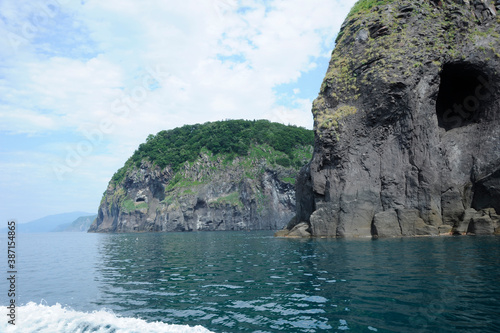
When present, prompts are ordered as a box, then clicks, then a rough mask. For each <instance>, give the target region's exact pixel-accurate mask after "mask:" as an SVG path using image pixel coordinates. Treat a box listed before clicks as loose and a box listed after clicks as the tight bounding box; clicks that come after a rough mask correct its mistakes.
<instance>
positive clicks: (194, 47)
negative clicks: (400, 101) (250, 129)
mask: <svg viewBox="0 0 500 333" xmlns="http://www.w3.org/2000/svg"><path fill="white" fill-rule="evenodd" d="M355 2H356V0H264V1H262V0H260V1H257V0H182V1H179V0H149V1H138V0H120V1H117V0H106V1H101V0H81V1H78V0H0V202H1V205H0V220H1V221H4V222H1V223H6V221H7V220H8V219H11V218H15V219H17V220H18V222H19V223H23V222H28V221H31V220H34V219H37V218H40V217H43V216H46V215H50V214H57V213H63V212H70V211H87V212H91V213H93V212H96V211H97V208H98V205H99V202H100V199H101V197H102V193H103V192H104V190H105V189H106V185H107V183H108V181H109V179H110V178H111V176H112V175H113V173H114V172H115V171H116V170H117V169H118V168H119V167H121V166H122V165H123V163H124V162H125V161H126V159H127V158H128V157H129V156H130V155H131V154H132V153H133V151H134V150H135V149H136V148H137V146H138V145H139V144H140V143H142V142H144V141H145V139H146V137H147V136H148V134H151V133H153V134H155V133H157V132H158V131H160V130H164V129H171V128H175V127H177V126H182V125H184V124H193V123H204V122H207V121H215V120H223V119H228V118H229V119H263V118H265V119H269V120H271V121H277V122H281V123H284V124H295V125H299V126H303V127H306V128H312V116H311V113H310V109H311V103H312V100H313V99H314V98H315V97H316V95H317V93H318V91H319V87H320V84H321V81H322V79H323V76H324V74H325V72H326V68H327V66H328V61H329V58H330V54H331V51H332V49H333V47H334V45H335V43H334V40H335V37H336V35H337V33H338V31H339V29H340V25H341V24H342V21H343V20H344V18H345V16H346V15H347V13H348V11H349V9H350V8H351V7H352V5H353V4H354V3H355Z"/></svg>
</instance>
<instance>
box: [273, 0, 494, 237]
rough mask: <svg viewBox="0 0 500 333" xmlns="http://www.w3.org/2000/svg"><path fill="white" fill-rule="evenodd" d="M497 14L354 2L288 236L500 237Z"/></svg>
mask: <svg viewBox="0 0 500 333" xmlns="http://www.w3.org/2000/svg"><path fill="white" fill-rule="evenodd" d="M497 10H500V1H489V0H423V1H407V0H400V1H387V0H386V1H372V0H361V1H358V3H357V4H356V5H355V6H354V8H353V9H352V11H351V13H350V14H349V16H348V17H347V19H346V20H345V22H344V24H343V25H342V28H341V31H340V33H339V36H338V38H337V45H336V48H335V50H334V51H333V53H332V58H331V62H330V65H329V69H328V72H327V74H326V77H325V79H324V81H323V84H322V87H321V91H320V94H319V96H318V98H317V99H316V100H315V102H314V103H313V109H312V112H313V115H314V127H315V128H314V129H315V149H314V155H313V159H312V161H311V162H310V164H309V165H308V166H307V167H305V168H304V169H303V170H302V171H301V174H300V177H299V179H298V180H297V216H296V219H294V220H293V221H292V223H290V224H289V226H288V227H287V229H288V230H291V229H293V228H294V227H295V229H296V230H297V229H299V230H305V231H306V232H309V233H311V234H312V235H314V236H326V237H335V236H337V237H364V236H415V235H438V234H449V233H455V234H465V233H468V234H493V233H495V230H496V232H497V233H498V232H499V231H500V230H499V227H500V225H499V220H500V217H499V215H497V214H498V213H500V85H499V84H500V43H499V40H500V24H499V22H500V18H499V17H500V16H499V14H497ZM297 224H298V225H297ZM286 233H287V232H285V233H284V234H286ZM282 234H283V233H282Z"/></svg>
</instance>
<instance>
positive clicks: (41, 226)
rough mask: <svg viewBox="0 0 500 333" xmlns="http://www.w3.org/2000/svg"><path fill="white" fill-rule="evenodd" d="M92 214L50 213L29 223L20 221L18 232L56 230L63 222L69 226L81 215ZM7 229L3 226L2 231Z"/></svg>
mask: <svg viewBox="0 0 500 333" xmlns="http://www.w3.org/2000/svg"><path fill="white" fill-rule="evenodd" d="M90 215H92V213H86V212H71V213H63V214H56V215H49V216H46V217H42V218H40V219H38V220H35V221H31V222H27V223H18V224H17V232H18V233H32V232H50V231H54V230H55V229H57V228H58V227H59V226H60V225H62V224H67V225H68V226H70V225H71V223H72V222H73V221H75V220H76V219H78V218H79V217H81V216H90ZM6 230H7V228H3V229H2V232H5V231H6Z"/></svg>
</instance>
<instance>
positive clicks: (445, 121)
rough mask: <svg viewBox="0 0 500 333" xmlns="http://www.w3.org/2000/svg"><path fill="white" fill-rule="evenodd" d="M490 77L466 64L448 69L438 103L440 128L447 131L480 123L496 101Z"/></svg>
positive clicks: (448, 66) (437, 111)
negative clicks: (489, 106)
mask: <svg viewBox="0 0 500 333" xmlns="http://www.w3.org/2000/svg"><path fill="white" fill-rule="evenodd" d="M492 91H493V90H492V87H491V84H490V83H489V79H488V76H487V75H485V74H484V73H483V71H481V69H479V68H478V67H476V66H473V65H471V64H469V63H466V62H459V63H449V64H446V65H444V67H443V70H442V72H441V84H440V86H439V93H438V98H437V101H436V114H437V117H438V125H439V127H441V128H444V129H445V130H446V131H448V130H451V129H454V128H458V127H462V126H467V125H470V124H473V123H477V122H479V121H480V120H481V118H482V117H483V115H484V114H485V112H486V109H487V108H488V105H489V104H491V102H492V100H493V94H492Z"/></svg>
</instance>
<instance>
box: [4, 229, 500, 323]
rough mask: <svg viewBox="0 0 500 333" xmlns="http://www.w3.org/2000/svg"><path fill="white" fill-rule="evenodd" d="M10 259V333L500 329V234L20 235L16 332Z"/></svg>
mask: <svg viewBox="0 0 500 333" xmlns="http://www.w3.org/2000/svg"><path fill="white" fill-rule="evenodd" d="M0 248H1V250H0V253H4V255H3V256H0V264H1V265H0V269H2V272H3V273H2V274H3V275H4V278H3V279H1V283H0V295H1V296H0V304H1V305H2V306H1V310H0V332H7V333H8V332H23V333H25V332H40V333H45V332H46V333H54V332H105V333H130V332H138V333H139V332H140V333H144V332H159V333H161V332H254V333H265V332H380V333H381V332H467V333H471V332H478V333H479V332H481V333H485V332H500V237H497V236H476V237H474V236H447V237H422V238H390V239H283V238H274V237H273V233H272V232H270V231H253V232H252V231H251V232H190V233H138V234H87V233H38V234H19V235H17V244H16V258H15V260H16V267H15V268H16V276H15V277H16V279H15V283H14V289H15V293H16V296H15V297H14V299H15V302H16V303H15V305H16V310H15V316H16V319H15V324H16V325H12V324H10V323H8V320H10V318H9V316H8V315H9V311H10V310H9V309H8V308H7V306H8V305H9V304H10V303H9V302H10V299H11V298H9V297H8V290H9V288H11V287H12V286H11V285H10V282H11V281H9V280H8V279H9V274H8V273H7V271H8V270H9V269H8V267H7V235H5V234H4V235H1V236H0ZM2 258H3V259H2Z"/></svg>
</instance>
